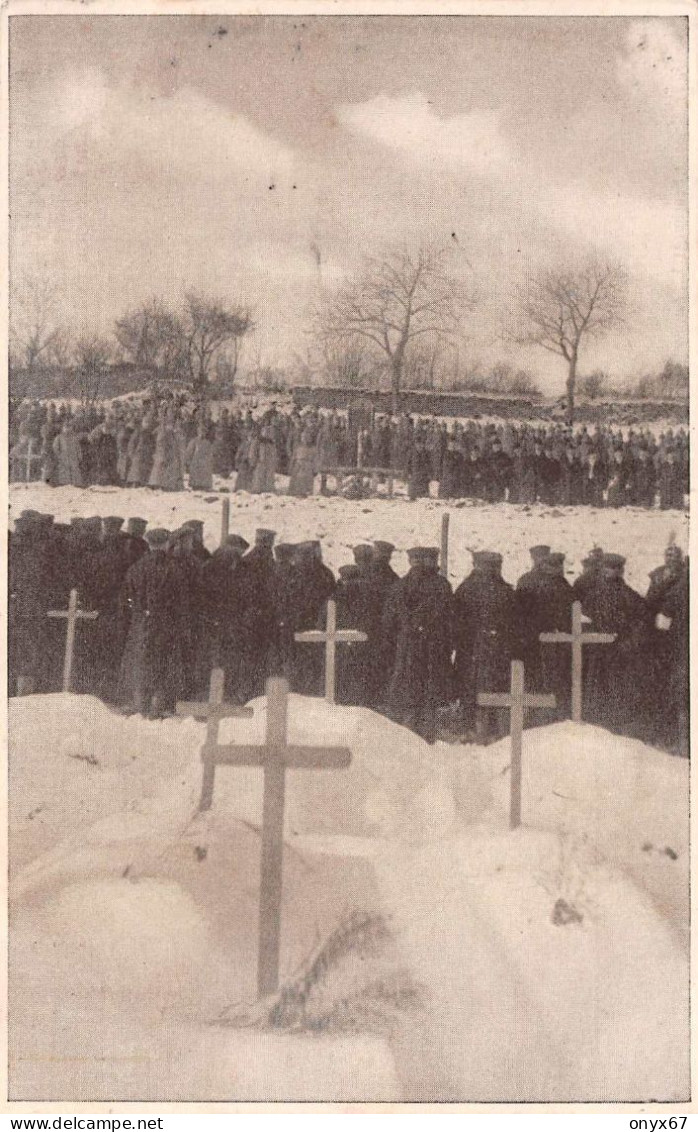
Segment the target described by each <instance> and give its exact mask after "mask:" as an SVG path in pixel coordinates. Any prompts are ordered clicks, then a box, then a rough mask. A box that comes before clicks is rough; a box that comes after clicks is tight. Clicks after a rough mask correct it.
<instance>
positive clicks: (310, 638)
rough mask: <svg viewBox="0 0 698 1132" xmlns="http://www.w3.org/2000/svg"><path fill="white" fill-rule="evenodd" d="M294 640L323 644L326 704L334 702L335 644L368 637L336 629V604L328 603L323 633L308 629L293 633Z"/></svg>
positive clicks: (351, 631) (360, 633) (357, 632)
mask: <svg viewBox="0 0 698 1132" xmlns="http://www.w3.org/2000/svg"><path fill="white" fill-rule="evenodd" d="M294 638H295V640H297V641H305V642H308V643H310V644H324V646H325V699H326V701H327V703H328V704H333V703H334V702H335V683H336V681H335V672H336V667H337V642H338V641H339V642H340V643H341V642H342V641H367V640H368V637H367V635H366V634H365V633H362V632H361V631H360V630H359V629H338V628H337V603H336V602H335V601H332V600H330V601H328V603H327V628H326V629H325V631H324V632H323V631H322V630H321V629H309V630H308V631H307V632H304V633H294Z"/></svg>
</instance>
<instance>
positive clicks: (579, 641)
mask: <svg viewBox="0 0 698 1132" xmlns="http://www.w3.org/2000/svg"><path fill="white" fill-rule="evenodd" d="M615 639H616V634H615V633H585V632H583V628H582V603H581V601H575V602H573V604H572V632H571V633H557V632H556V633H540V635H539V640H540V641H542V642H543V644H546V645H547V644H564V645H572V719H573V720H574V722H575V723H581V722H582V648H583V647H584V645H611V644H613V642H614V641H615Z"/></svg>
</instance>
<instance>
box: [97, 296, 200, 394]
mask: <svg viewBox="0 0 698 1132" xmlns="http://www.w3.org/2000/svg"><path fill="white" fill-rule="evenodd" d="M114 336H115V338H116V340H117V342H118V343H119V346H120V347H121V350H122V352H123V354H124V356H125V357H126V358H127V359H128V360H129V361H132V362H134V363H135V364H136V365H138V366H142V367H143V368H144V369H148V370H151V371H153V372H154V373H156V374H158V376H161V377H176V376H178V375H181V373H182V372H183V370H184V369H185V367H186V353H187V351H186V342H185V333H184V326H183V324H182V321H181V319H180V318H179V317H178V316H177V315H176V314H174V313H173V312H172V311H171V310H168V309H167V307H166V306H165V305H164V304H163V303H162V302H160V301H159V300H158V299H151V300H150V301H149V302H147V303H143V304H142V305H141V306H139V307H136V308H135V309H134V310H131V311H128V312H127V313H126V314H125V315H124V316H123V317H122V318H120V319H117V321H116V324H115V327H114Z"/></svg>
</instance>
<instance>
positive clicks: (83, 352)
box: [75, 334, 112, 403]
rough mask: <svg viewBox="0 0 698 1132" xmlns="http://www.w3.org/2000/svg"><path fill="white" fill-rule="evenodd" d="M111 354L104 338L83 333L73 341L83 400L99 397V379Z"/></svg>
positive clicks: (92, 399) (108, 344)
mask: <svg viewBox="0 0 698 1132" xmlns="http://www.w3.org/2000/svg"><path fill="white" fill-rule="evenodd" d="M111 356H112V347H111V344H110V342H108V341H107V339H106V338H100V337H99V336H98V335H96V334H95V335H83V336H82V337H81V338H78V340H77V342H76V343H75V364H76V369H77V377H78V382H79V385H80V396H81V398H82V400H83V402H85V403H86V402H88V401H94V400H96V398H97V397H99V392H100V387H101V380H102V376H103V374H104V371H105V369H106V368H107V366H108V364H109V361H110V360H111Z"/></svg>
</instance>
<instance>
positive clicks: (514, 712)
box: [477, 660, 555, 829]
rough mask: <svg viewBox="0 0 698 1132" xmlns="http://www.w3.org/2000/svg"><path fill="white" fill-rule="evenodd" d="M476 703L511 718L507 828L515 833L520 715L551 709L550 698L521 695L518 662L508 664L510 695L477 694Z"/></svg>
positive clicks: (521, 668)
mask: <svg viewBox="0 0 698 1132" xmlns="http://www.w3.org/2000/svg"><path fill="white" fill-rule="evenodd" d="M477 702H478V704H479V705H480V706H481V707H498V708H508V709H509V713H510V716H511V809H510V816H509V825H510V828H511V829H518V827H519V826H520V825H521V738H522V735H523V724H524V714H525V712H526V709H527V708H532V707H555V697H554V696H553V695H547V694H546V695H532V694H531V693H529V692H525V691H524V666H523V662H522V661H520V660H512V662H511V691H509V692H479V693H478V697H477Z"/></svg>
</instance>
